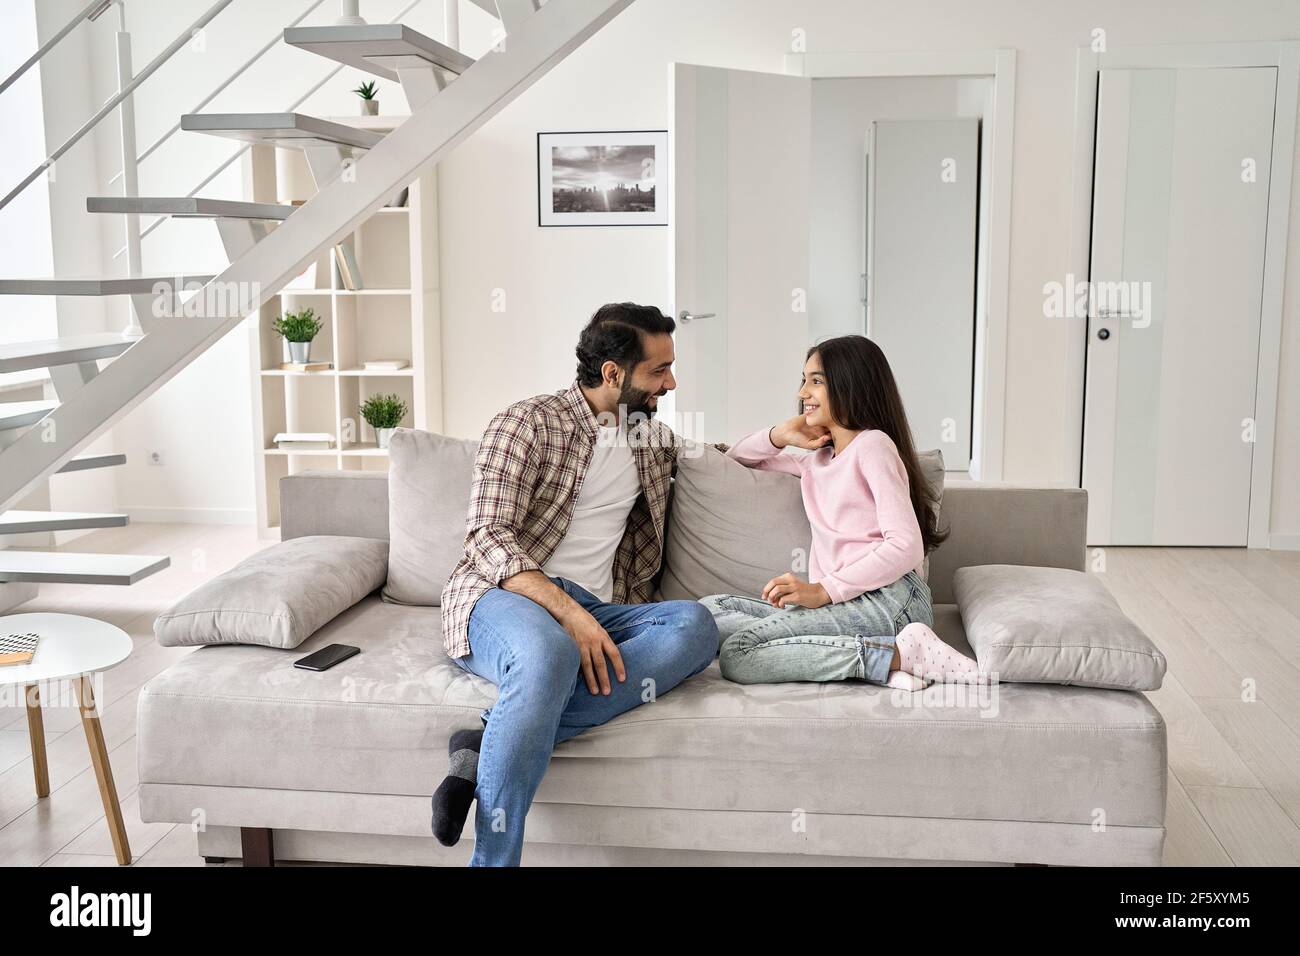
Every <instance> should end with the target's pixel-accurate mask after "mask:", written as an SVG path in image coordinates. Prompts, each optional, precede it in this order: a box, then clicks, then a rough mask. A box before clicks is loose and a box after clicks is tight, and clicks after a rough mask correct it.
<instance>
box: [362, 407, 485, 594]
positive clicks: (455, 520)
mask: <svg viewBox="0 0 1300 956" xmlns="http://www.w3.org/2000/svg"><path fill="white" fill-rule="evenodd" d="M477 453H478V442H476V441H469V440H466V439H462V438H448V437H447V436H446V435H436V434H434V433H433V432H426V431H419V430H417V429H414V428H399V429H397V430H396V431H394V432H393V434H392V435H391V436H390V437H389V439H388V538H389V541H390V547H389V551H388V583H387V584H385V585H384V599H385V600H387V601H392V602H394V603H397V604H417V605H436V604H440V603H442V586H443V585H444V584H446V583H447V578H449V577H450V576H451V570H452V568H454V567H455V566H456V562H457V561H459V560H460V559H461V555H463V554H464V553H465V516H466V515H467V514H468V513H469V490H470V484H471V482H472V481H473V478H474V456H475V455H476V454H477Z"/></svg>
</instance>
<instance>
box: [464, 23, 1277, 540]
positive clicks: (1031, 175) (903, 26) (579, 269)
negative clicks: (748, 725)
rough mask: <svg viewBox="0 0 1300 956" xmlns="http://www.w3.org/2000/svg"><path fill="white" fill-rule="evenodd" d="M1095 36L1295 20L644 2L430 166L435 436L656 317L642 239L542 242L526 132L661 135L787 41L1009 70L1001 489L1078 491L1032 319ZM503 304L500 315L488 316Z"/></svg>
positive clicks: (1187, 38)
mask: <svg viewBox="0 0 1300 956" xmlns="http://www.w3.org/2000/svg"><path fill="white" fill-rule="evenodd" d="M1098 27H1101V28H1104V29H1106V30H1107V34H1108V40H1109V42H1110V43H1111V44H1147V43H1171V42H1233V41H1241V42H1246V41H1259V40H1271V39H1285V38H1300V15H1298V14H1297V8H1296V6H1295V4H1294V3H1293V2H1289V0H1253V2H1242V3H1235V4H1233V5H1232V7H1231V15H1230V16H1226V15H1225V7H1224V5H1223V4H1222V3H1221V2H1217V0H1180V2H1173V0H1164V2H1148V3H1143V4H1134V3H1131V2H1123V0H1098V2H1087V3H1083V2H1078V3H1069V4H1067V3H1052V4H1045V3H1041V2H1036V0H988V2H983V3H980V4H971V3H968V2H965V0H935V2H931V3H925V4H898V3H893V2H888V0H821V2H816V3H813V2H793V0H638V2H637V3H635V4H634V5H633V6H632V7H630V8H629V9H628V10H627V11H625V12H624V13H623V14H621V15H620V16H619V17H618V18H617V19H616V20H615V21H614V22H613V23H611V24H610V25H609V26H608V27H606V28H605V30H603V31H602V32H601V33H600V34H599V35H597V36H596V37H595V38H593V40H591V41H590V42H589V43H587V44H586V45H584V46H583V47H582V48H580V49H579V50H578V51H576V52H575V53H574V54H573V55H572V56H570V57H569V59H568V60H566V61H565V62H564V63H562V64H560V66H559V67H557V68H556V69H555V70H553V71H552V72H551V73H550V74H548V75H547V76H546V77H545V78H543V79H542V80H541V81H540V82H539V83H538V84H537V85H536V86H535V87H534V88H533V89H531V90H530V91H528V92H527V93H525V94H524V95H523V96H521V97H520V98H519V100H518V101H516V102H515V103H514V104H512V105H511V106H510V107H509V108H508V109H506V110H505V111H503V112H502V114H501V115H499V116H498V117H496V118H495V119H494V120H493V121H492V122H491V123H490V124H488V125H487V126H486V127H485V128H484V129H482V130H480V131H479V132H478V133H477V134H476V135H475V136H474V137H473V138H471V139H470V140H469V141H468V142H467V143H465V144H464V145H462V146H461V147H460V148H459V149H458V150H457V151H456V153H455V154H454V155H452V156H451V157H450V158H449V159H448V160H446V161H445V162H444V163H443V164H442V173H441V177H442V178H441V182H442V188H443V218H442V224H443V237H444V242H443V250H444V252H443V256H444V261H443V316H444V319H443V321H444V350H445V352H444V354H445V358H444V362H445V367H446V403H447V406H446V407H447V425H448V430H449V431H450V432H451V433H453V434H458V435H472V434H475V433H476V432H478V431H479V430H480V429H482V427H483V426H484V425H485V424H486V422H487V420H488V418H489V417H490V416H491V414H492V413H493V412H494V411H495V410H496V409H497V408H498V406H500V405H501V404H502V399H503V397H504V396H503V394H502V393H503V391H508V392H509V393H510V394H511V395H512V396H513V395H526V394H530V393H534V392H539V391H544V390H550V389H554V388H558V387H561V386H562V385H563V384H565V383H566V382H567V381H569V378H570V376H571V374H572V358H571V356H572V344H573V341H574V338H575V337H576V334H577V330H578V329H579V328H580V326H581V325H582V323H583V322H584V321H585V319H586V318H587V317H588V316H589V315H590V313H591V311H592V310H593V309H594V308H595V307H596V306H597V305H599V304H600V303H601V302H604V301H606V300H608V299H614V298H617V299H624V298H628V299H634V300H641V301H648V302H653V303H657V304H660V305H663V304H664V303H665V300H666V297H667V291H666V288H665V287H666V283H667V278H666V277H667V275H668V259H667V255H668V252H667V249H666V246H665V242H664V237H663V236H662V235H657V234H656V231H655V230H647V229H640V230H637V229H617V228H603V229H572V230H559V229H539V228H537V226H536V223H535V212H534V204H535V202H536V187H535V185H534V175H535V174H534V150H535V145H534V136H535V134H536V132H537V131H538V130H583V129H591V130H595V129H628V128H632V129H654V128H663V127H665V126H666V124H667V117H668V104H667V69H668V64H669V63H671V62H672V61H674V60H678V61H682V62H691V63H700V64H706V65H712V66H726V67H733V68H737V69H749V70H771V71H781V70H782V69H783V58H784V54H785V53H786V52H787V50H788V49H789V43H790V36H791V31H792V30H794V29H796V28H799V29H802V30H804V31H805V32H806V36H807V46H808V49H809V50H810V51H827V50H852V49H863V50H935V49H963V50H964V49H992V48H996V47H1011V48H1015V49H1016V50H1017V51H1018V61H1017V83H1016V140H1015V150H1014V175H1015V182H1014V187H1013V189H1014V192H1013V197H1012V221H1011V288H1010V302H1009V312H1010V315H1009V328H1008V340H1009V341H1008V357H1007V421H1006V448H1005V456H1004V474H1005V477H1006V478H1007V479H1008V480H1011V481H1021V482H1038V481H1046V482H1072V481H1074V480H1076V479H1077V476H1075V475H1071V474H1070V473H1069V469H1068V467H1067V464H1066V449H1067V447H1068V446H1069V444H1071V443H1075V444H1076V445H1077V442H1078V441H1079V436H1078V434H1077V433H1067V431H1066V429H1065V420H1066V418H1067V412H1068V410H1069V409H1070V408H1071V407H1077V404H1078V402H1079V400H1080V397H1079V395H1078V394H1074V393H1069V392H1067V389H1066V387H1065V385H1064V382H1065V376H1064V375H1063V373H1062V363H1063V361H1064V357H1065V354H1066V339H1065V329H1064V327H1063V325H1062V324H1060V323H1058V322H1055V321H1053V320H1050V319H1047V318H1045V317H1044V316H1043V307H1042V291H1041V290H1042V286H1043V283H1044V282H1047V281H1050V280H1053V279H1055V280H1058V281H1064V277H1065V273H1066V270H1067V267H1068V256H1069V222H1070V197H1071V191H1070V181H1071V149H1072V138H1073V110H1074V61H1075V49H1076V47H1078V46H1080V45H1083V44H1086V43H1088V42H1089V39H1090V32H1091V31H1092V30H1093V29H1094V28H1098ZM773 135H774V136H780V135H781V133H780V130H773ZM1298 179H1300V177H1298ZM1291 218H1292V235H1293V239H1292V245H1291V250H1290V268H1289V271H1288V277H1289V278H1290V280H1291V281H1290V283H1289V286H1288V290H1287V291H1288V295H1287V298H1286V303H1285V312H1286V315H1285V319H1284V321H1285V323H1286V326H1287V331H1286V341H1285V343H1284V349H1285V351H1284V355H1283V368H1282V386H1281V391H1280V396H1279V405H1280V408H1281V415H1280V419H1279V423H1278V437H1279V448H1278V456H1277V461H1276V468H1275V475H1274V488H1275V492H1274V515H1273V528H1274V530H1275V531H1279V532H1289V533H1292V534H1297V533H1300V331H1298V330H1297V328H1296V326H1297V325H1298V324H1300V254H1298V253H1297V246H1300V187H1297V188H1296V189H1294V190H1293V206H1292V217H1291ZM498 287H499V288H502V289H505V290H506V293H507V296H508V302H509V305H510V307H509V310H508V311H507V312H506V313H505V314H503V315H502V314H496V313H493V312H492V311H491V309H490V301H491V299H490V297H491V294H492V290H493V289H494V288H498ZM485 359H486V361H485ZM499 383H500V384H499ZM506 383H508V384H506Z"/></svg>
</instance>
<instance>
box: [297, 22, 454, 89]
mask: <svg viewBox="0 0 1300 956" xmlns="http://www.w3.org/2000/svg"><path fill="white" fill-rule="evenodd" d="M284 42H285V43H287V44H289V45H290V46H296V47H298V48H299V49H302V50H306V51H308V52H309V53H315V54H318V55H319V56H323V57H325V58H326V59H330V60H334V61H336V62H338V63H342V64H344V65H345V66H351V67H355V68H356V69H358V70H362V71H364V72H366V73H372V74H374V75H375V76H380V77H383V78H384V79H386V80H392V81H394V82H398V81H399V77H398V75H397V71H398V69H399V68H401V69H405V68H406V67H414V68H427V67H428V66H430V65H432V66H435V67H437V68H438V69H441V70H443V71H445V72H447V73H451V74H454V75H457V76H459V75H460V74H461V73H464V72H465V71H466V70H468V69H469V68H470V67H471V66H473V65H474V60H473V59H472V58H471V57H468V56H466V55H465V54H464V53H461V52H460V51H458V50H453V49H452V48H451V47H449V46H446V45H445V44H442V43H439V42H438V41H437V40H434V39H432V38H431V37H427V36H425V35H424V34H423V33H420V32H418V31H416V30H412V29H411V28H410V27H408V26H406V25H405V24H402V23H368V24H364V25H361V26H324V27H289V28H288V29H286V30H285V31H284Z"/></svg>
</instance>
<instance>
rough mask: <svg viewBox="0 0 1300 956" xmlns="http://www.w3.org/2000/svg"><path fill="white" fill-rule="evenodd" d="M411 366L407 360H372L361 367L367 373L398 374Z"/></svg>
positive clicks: (363, 363)
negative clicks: (400, 370) (397, 372)
mask: <svg viewBox="0 0 1300 956" xmlns="http://www.w3.org/2000/svg"><path fill="white" fill-rule="evenodd" d="M409 364H411V363H409V362H408V361H406V359H370V360H368V361H365V362H362V363H361V367H362V368H363V369H365V370H366V371H367V372H396V371H398V370H399V369H404V368H406V366H408V365H409Z"/></svg>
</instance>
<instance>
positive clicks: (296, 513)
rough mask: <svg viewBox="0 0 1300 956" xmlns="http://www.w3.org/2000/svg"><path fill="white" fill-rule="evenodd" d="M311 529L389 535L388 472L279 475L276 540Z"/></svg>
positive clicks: (308, 532) (365, 535) (349, 534)
mask: <svg viewBox="0 0 1300 956" xmlns="http://www.w3.org/2000/svg"><path fill="white" fill-rule="evenodd" d="M311 534H339V535H345V536H347V537H350V538H379V539H380V540H382V541H387V540H388V473H387V472H383V471H301V472H298V473H297V474H294V475H286V476H285V477H283V478H281V479H280V540H282V541H288V540H289V539H290V538H301V537H305V536H306V535H311Z"/></svg>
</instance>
